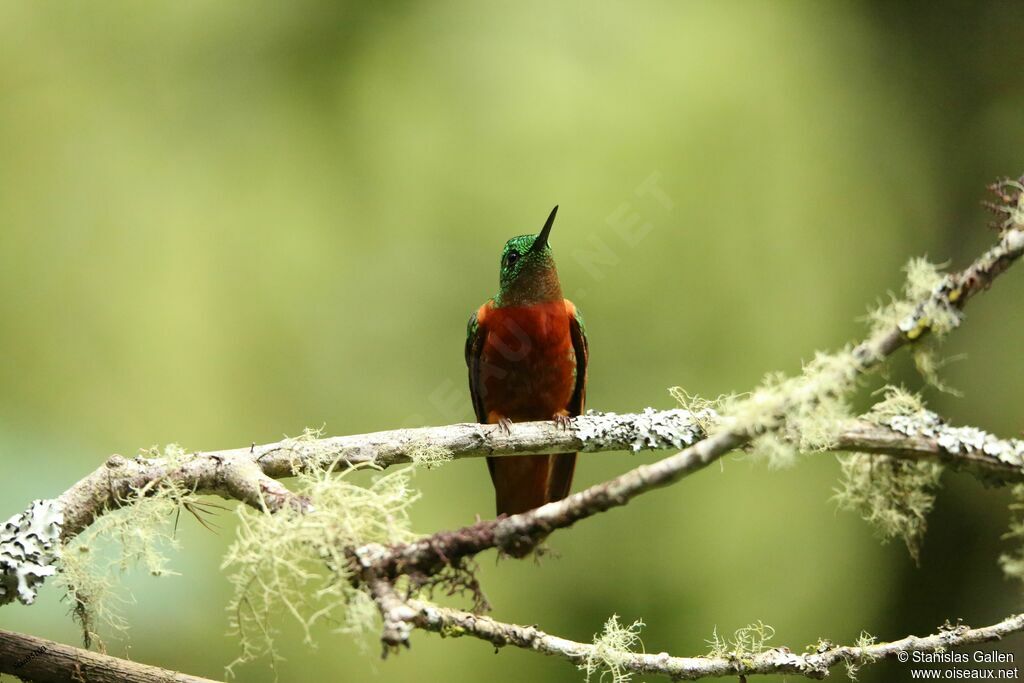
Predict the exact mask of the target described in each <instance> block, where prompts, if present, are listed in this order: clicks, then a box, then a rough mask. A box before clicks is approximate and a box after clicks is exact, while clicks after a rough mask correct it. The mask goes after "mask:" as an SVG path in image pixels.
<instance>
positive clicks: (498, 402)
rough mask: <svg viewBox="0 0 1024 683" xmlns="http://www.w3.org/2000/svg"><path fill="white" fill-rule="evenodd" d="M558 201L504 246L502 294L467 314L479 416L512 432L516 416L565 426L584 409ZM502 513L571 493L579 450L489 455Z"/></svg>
mask: <svg viewBox="0 0 1024 683" xmlns="http://www.w3.org/2000/svg"><path fill="white" fill-rule="evenodd" d="M556 213H558V207H557V206H556V207H555V208H554V209H552V210H551V215H549V216H548V219H547V221H546V222H545V223H544V227H543V228H542V229H541V231H540V232H539V233H538V234H536V235H520V236H519V237H513V238H512V239H510V240H509V241H508V242H506V243H505V248H504V249H503V250H502V252H501V266H500V277H499V289H498V293H497V295H495V297H494V298H493V299H490V300H489V301H487V303H485V304H484V305H483V306H481V307H480V308H479V309H477V311H476V312H475V313H473V315H472V316H471V317H470V319H469V324H468V326H467V330H466V366H467V367H468V368H469V391H470V395H471V396H472V399H473V409H474V411H475V412H476V418H477V421H479V422H481V423H484V424H495V425H498V427H497V428H498V429H503V430H505V431H506V432H507V431H508V430H509V425H510V424H511V423H513V422H529V421H534V420H554V421H556V422H558V423H559V424H560V425H562V426H567V425H568V422H569V418H570V417H575V416H576V415H579V414H580V413H582V412H583V404H584V402H585V400H586V393H587V358H588V349H587V334H586V331H585V328H584V325H583V317H582V316H581V315H580V312H579V310H577V308H576V306H575V305H574V304H573V303H572V302H571V301H569V300H568V299H565V298H563V296H562V286H561V283H560V282H559V280H558V271H557V269H556V268H555V259H554V255H553V253H552V250H551V246H550V245H549V244H548V237H549V236H550V234H551V226H552V225H553V224H554V222H555V214H556ZM487 467H488V469H489V470H490V473H491V481H492V483H493V484H494V492H495V502H496V507H497V513H498V514H499V515H501V514H509V515H512V514H516V513H519V512H525V511H526V510H531V509H533V508H535V507H539V506H541V505H543V504H545V503H549V502H551V501H554V500H560V499H562V498H565V497H566V496H567V495H569V488H570V486H571V485H572V475H573V470H574V469H575V467H576V454H575V453H557V454H553V455H522V456H505V457H490V458H487Z"/></svg>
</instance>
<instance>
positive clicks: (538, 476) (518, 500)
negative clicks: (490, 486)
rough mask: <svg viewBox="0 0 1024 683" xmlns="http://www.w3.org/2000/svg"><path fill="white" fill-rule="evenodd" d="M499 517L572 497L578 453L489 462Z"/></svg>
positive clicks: (505, 458)
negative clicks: (570, 491) (570, 490)
mask: <svg viewBox="0 0 1024 683" xmlns="http://www.w3.org/2000/svg"><path fill="white" fill-rule="evenodd" d="M487 464H488V466H489V469H490V470H491V481H492V482H494V496H495V502H496V503H497V509H498V514H499V515H500V514H506V515H514V514H518V513H520V512H526V511H527V510H532V509H533V508H536V507H540V506H541V505H544V504H545V503H550V502H551V501H554V500H561V499H562V498H565V497H566V496H567V495H569V489H570V488H571V486H572V475H573V470H575V468H576V454H575V453H556V454H554V455H520V456H511V457H508V456H506V457H501V458H487Z"/></svg>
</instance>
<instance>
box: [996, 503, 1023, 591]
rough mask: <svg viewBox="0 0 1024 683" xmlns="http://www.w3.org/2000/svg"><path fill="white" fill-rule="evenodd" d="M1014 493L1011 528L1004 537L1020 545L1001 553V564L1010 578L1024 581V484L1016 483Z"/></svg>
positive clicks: (1011, 506) (1011, 507) (1011, 505)
mask: <svg viewBox="0 0 1024 683" xmlns="http://www.w3.org/2000/svg"><path fill="white" fill-rule="evenodd" d="M1012 494H1013V502H1012V503H1010V514H1011V517H1010V528H1009V530H1008V531H1007V532H1006V534H1004V535H1003V538H1004V539H1009V540H1013V541H1016V542H1017V543H1019V544H1020V545H1018V547H1017V548H1016V549H1015V550H1014V551H1013V552H1011V553H1005V554H1003V555H1000V556H999V566H1000V567H1002V568H1003V572H1004V573H1005V574H1006V576H1008V577H1009V578H1011V579H1015V580H1017V581H1021V582H1024V484H1017V485H1015V486H1014V487H1013V489H1012Z"/></svg>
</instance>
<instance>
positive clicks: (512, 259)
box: [494, 206, 562, 306]
mask: <svg viewBox="0 0 1024 683" xmlns="http://www.w3.org/2000/svg"><path fill="white" fill-rule="evenodd" d="M556 213H558V207H557V206H556V207H555V208H553V209H552V210H551V215H550V216H548V220H547V222H546V223H544V227H543V228H541V231H540V232H539V233H537V234H536V235H520V236H519V237H513V238H512V239H510V240H509V241H508V242H506V243H505V249H504V250H503V251H502V252H501V277H500V289H499V291H498V296H496V297H495V298H494V303H495V304H496V305H498V306H523V305H527V304H532V303H542V302H545V301H556V300H559V299H561V298H562V288H561V286H560V285H559V283H558V271H556V270H555V257H554V255H553V254H552V252H551V246H550V245H549V244H548V235H550V234H551V226H552V225H554V223H555V214H556Z"/></svg>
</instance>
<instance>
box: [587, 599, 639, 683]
mask: <svg viewBox="0 0 1024 683" xmlns="http://www.w3.org/2000/svg"><path fill="white" fill-rule="evenodd" d="M643 627H644V622H643V621H641V620H639V619H637V620H636V621H634V622H633V623H632V624H630V625H629V626H626V625H624V624H620V623H619V615H617V614H613V615H612V616H611V618H610V619H608V621H606V622H605V624H604V630H603V631H602V632H601V633H600V634H597V633H595V634H594V647H593V649H591V650H590V651H589V652H588V653H587V656H586V658H585V659H584V660H583V662H582V663H581V664H579V665H578V666H579V669H580V670H581V671H583V672H585V673H586V675H587V678H586V680H587V681H589V680H590V679H591V677H592V676H594V675H595V674H597V675H598V679H597V680H598V681H605V680H606V679H607V680H609V681H611V683H627V681H629V680H630V679H631V678H632V676H633V674H632V673H631V672H630V671H628V670H627V669H626V668H625V667H624V666H623V664H624V663H625V661H626V660H628V659H629V657H630V656H631V655H633V654H635V653H636V652H637V647H638V646H639V648H640V651H641V652H642V651H643V642H642V641H641V640H640V631H641V630H642V629H643Z"/></svg>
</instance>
